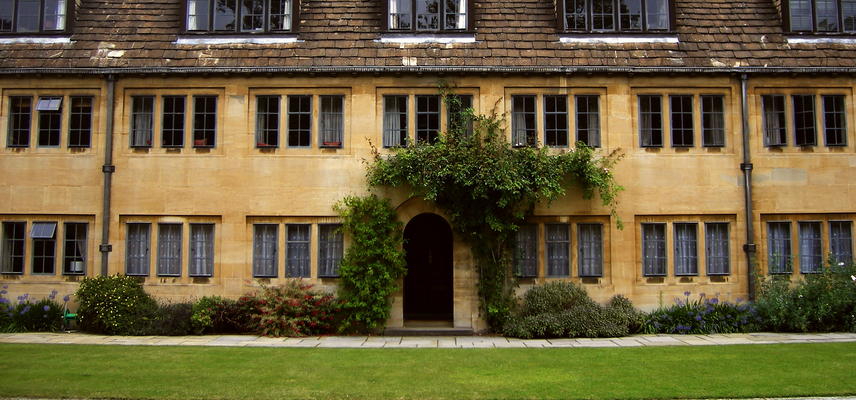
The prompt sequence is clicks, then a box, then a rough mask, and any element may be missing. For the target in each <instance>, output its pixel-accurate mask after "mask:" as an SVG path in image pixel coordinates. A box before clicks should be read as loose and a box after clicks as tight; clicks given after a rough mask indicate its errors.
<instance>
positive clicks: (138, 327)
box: [75, 275, 158, 335]
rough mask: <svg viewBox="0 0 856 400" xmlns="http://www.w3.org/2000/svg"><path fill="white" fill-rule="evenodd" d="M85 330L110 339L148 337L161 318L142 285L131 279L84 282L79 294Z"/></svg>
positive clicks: (104, 278) (79, 314) (81, 323)
mask: <svg viewBox="0 0 856 400" xmlns="http://www.w3.org/2000/svg"><path fill="white" fill-rule="evenodd" d="M75 294H76V296H77V299H78V302H79V304H80V307H79V308H78V310H77V317H78V324H79V326H80V329H81V330H84V331H90V332H99V333H105V334H108V335H146V334H148V333H149V332H151V331H152V329H153V328H152V326H153V324H154V322H155V319H156V318H157V316H158V305H157V303H156V302H155V300H154V299H153V298H152V297H151V296H149V295H148V294H147V293H146V292H145V291H144V290H143V287H142V285H140V283H139V282H138V281H137V280H136V279H134V278H132V277H128V276H121V275H113V276H97V277H93V278H89V277H87V278H83V280H82V281H81V282H80V287H79V288H78V289H77V292H76V293H75Z"/></svg>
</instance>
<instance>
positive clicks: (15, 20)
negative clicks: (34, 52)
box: [0, 0, 69, 33]
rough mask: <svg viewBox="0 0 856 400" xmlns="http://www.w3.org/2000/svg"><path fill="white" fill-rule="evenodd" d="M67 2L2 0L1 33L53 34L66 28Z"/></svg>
mask: <svg viewBox="0 0 856 400" xmlns="http://www.w3.org/2000/svg"><path fill="white" fill-rule="evenodd" d="M68 14H69V6H68V3H67V2H66V0H0V33H52V32H62V31H64V30H65V28H66V21H67V19H66V16H67V15H68Z"/></svg>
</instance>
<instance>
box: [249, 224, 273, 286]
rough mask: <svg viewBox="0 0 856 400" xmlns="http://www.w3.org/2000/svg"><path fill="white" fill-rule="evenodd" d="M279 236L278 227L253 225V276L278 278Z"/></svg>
mask: <svg viewBox="0 0 856 400" xmlns="http://www.w3.org/2000/svg"><path fill="white" fill-rule="evenodd" d="M278 234H279V226H278V225H274V224H255V225H253V276H255V277H269V278H270V277H275V276H276V272H277V261H278V260H277V253H278V251H277V245H278V243H279V241H278V239H277V238H278V237H279V235H278Z"/></svg>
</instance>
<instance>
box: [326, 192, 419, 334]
mask: <svg viewBox="0 0 856 400" xmlns="http://www.w3.org/2000/svg"><path fill="white" fill-rule="evenodd" d="M335 209H336V211H337V212H338V213H339V215H341V216H342V227H343V228H344V229H345V231H347V232H348V233H349V234H350V236H351V245H350V246H348V250H347V251H346V252H345V256H344V258H343V259H342V265H341V267H340V268H339V275H340V280H339V282H340V289H341V291H340V293H341V294H340V295H341V296H342V298H343V299H344V300H345V305H344V308H345V313H344V320H343V321H342V329H343V330H350V331H373V330H376V329H378V328H382V327H383V324H384V322H385V321H386V319H387V318H389V310H390V295H392V293H394V292H395V291H396V290H398V281H399V279H400V278H401V277H402V276H404V274H405V272H406V271H407V269H406V264H407V263H406V261H405V258H404V250H402V246H403V244H402V228H401V222H399V221H398V218H397V217H396V213H395V209H393V208H392V206H391V205H390V204H389V201H388V200H385V199H380V198H378V197H377V196H374V195H372V196H365V197H355V196H350V197H346V198H344V199H343V200H342V201H340V202H339V203H338V204H336V206H335Z"/></svg>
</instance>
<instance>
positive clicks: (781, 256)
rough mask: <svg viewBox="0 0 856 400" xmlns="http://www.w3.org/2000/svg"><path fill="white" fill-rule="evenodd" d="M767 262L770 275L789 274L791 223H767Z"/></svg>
mask: <svg viewBox="0 0 856 400" xmlns="http://www.w3.org/2000/svg"><path fill="white" fill-rule="evenodd" d="M767 258H768V260H767V262H768V264H769V272H770V273H771V274H787V273H790V272H791V223H790V222H768V223H767Z"/></svg>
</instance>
